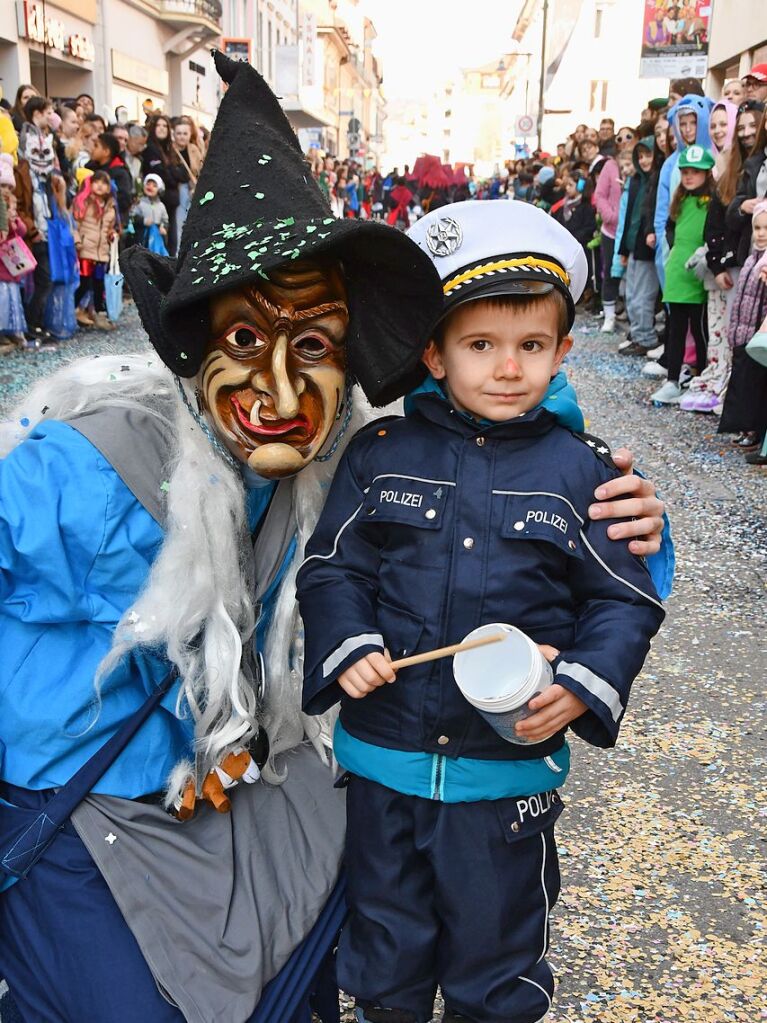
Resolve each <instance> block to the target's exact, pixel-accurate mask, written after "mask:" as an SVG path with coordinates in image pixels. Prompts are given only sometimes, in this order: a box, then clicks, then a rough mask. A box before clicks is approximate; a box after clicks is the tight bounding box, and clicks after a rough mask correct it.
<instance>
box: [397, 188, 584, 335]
mask: <svg viewBox="0 0 767 1023" xmlns="http://www.w3.org/2000/svg"><path fill="white" fill-rule="evenodd" d="M408 234H409V235H410V237H411V238H412V239H413V241H414V242H415V243H416V244H417V245H418V246H419V247H420V248H421V249H423V251H424V252H426V253H428V255H429V256H430V257H431V259H432V261H433V262H434V265H435V267H436V268H437V272H438V273H439V276H440V278H441V279H442V290H443V292H444V294H445V312H446V313H447V312H449V311H450V310H451V309H452V308H454V307H455V306H456V305H459V304H460V303H462V302H470V301H472V300H473V299H478V298H489V297H490V296H491V295H543V294H546V293H548V292H550V291H552V290H553V289H554V288H556V289H557V290H558V291H559V292H560V293H561V294H562V295H563V296H564V298H565V300H566V302H567V310H568V315H569V326H572V324H573V321H574V320H575V303H576V302H577V301H578V299H579V298H580V297H581V295H582V293H583V289H584V287H585V286H586V280H587V278H588V263H587V261H586V255H585V253H584V251H583V247H582V245H581V244H580V242H578V241H576V239H575V238H574V237H573V235H571V234H570V232H569V231H568V230H567V229H566V228H564V227H562V225H561V224H559V223H557V221H556V220H554V218H553V217H551V216H549V214H548V213H545V212H544V211H543V210H541V209H538V207H537V206H531V205H530V204H529V203H525V202H519V201H517V200H507V201H504V200H498V199H496V200H484V201H481V200H476V199H473V200H469V201H468V202H457V203H453V204H452V205H451V206H442V207H440V208H439V209H438V210H433V211H432V212H431V213H427V215H426V216H425V217H422V218H421V219H420V220H418V221H417V222H416V223H415V224H414V225H413V226H412V227H411V228H410V230H409V231H408Z"/></svg>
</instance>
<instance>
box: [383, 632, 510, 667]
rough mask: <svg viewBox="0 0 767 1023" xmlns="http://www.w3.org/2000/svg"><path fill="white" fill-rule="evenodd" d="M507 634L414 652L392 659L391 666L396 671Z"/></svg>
mask: <svg viewBox="0 0 767 1023" xmlns="http://www.w3.org/2000/svg"><path fill="white" fill-rule="evenodd" d="M507 635H508V633H507V632H498V633H494V634H493V635H492V636H482V637H481V638H480V639H469V640H466V641H465V642H463V643H454V644H453V645H452V646H442V647H440V648H439V649H438V650H427V651H426V653H424V654H414V655H413V656H412V657H402V658H401V659H400V660H399V661H392V664H391V666H392V668H393V669H394V671H399V669H400V668H409V667H410V665H411V664H423V663H424V662H425V661H436V660H438V659H439V658H440V657H452V656H453V654H460V653H462V652H463V651H464V650H474V648H475V647H478V646H488V644H490V643H500V641H501V640H502V639H506V637H507Z"/></svg>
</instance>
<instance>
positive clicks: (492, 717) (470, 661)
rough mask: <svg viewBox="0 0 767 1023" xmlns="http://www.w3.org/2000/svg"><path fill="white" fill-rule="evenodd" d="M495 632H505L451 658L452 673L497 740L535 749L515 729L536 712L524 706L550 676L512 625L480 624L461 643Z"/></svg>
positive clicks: (539, 656) (526, 639)
mask: <svg viewBox="0 0 767 1023" xmlns="http://www.w3.org/2000/svg"><path fill="white" fill-rule="evenodd" d="M499 632H501V633H505V638H504V639H503V640H501V641H500V642H498V643H490V644H488V645H487V646H481V647H476V648H475V649H474V650H464V651H462V652H461V653H457V654H455V655H454V656H453V675H454V676H455V681H456V683H457V684H458V688H459V689H460V690H461V692H462V693H463V695H464V697H465V698H466V699H467V700H468V702H469V703H470V704H471V705H472V707H476V709H477V710H478V711H479V713H480V714H481V715H482V717H483V718H484V719H485V720H486V721H487V722H489V724H491V725H492V726H493V728H494V729H495V731H496V732H497V733H498V734H499V735H500V736H501V738H503V739H505V740H506V741H507V742H513V743H517V744H518V745H520V746H528V745H533V743H532V742H531V740H530V739H523V738H522V737H521V736H519V735H517V733H516V731H515V728H514V726H515V725H516V724H517V722H518V721H523V720H524V719H525V718H529V717H530V716H531V715H532V714H533V713H535V712H534V711H531V710H530V709H529V708H528V706H527V705H528V703H529V702H530V700H532V699H533V697H534V696H537V695H538V694H539V693H542V692H543V690H544V689H547V688H548V687H549V686H550V685H551V683H552V682H553V680H554V673H553V671H552V670H551V665H550V664H549V662H548V661H547V660H546V658H545V657H544V656H543V654H542V653H541V652H540V650H539V649H538V647H537V646H536V644H535V643H533V641H532V640H531V639H530V637H529V636H526V635H525V634H524V632H521V631H520V630H519V629H516V628H515V627H514V626H513V625H504V624H503V623H501V622H495V623H493V624H492V625H481V626H480V627H479V628H478V629H474V630H473V632H470V633H469V634H468V636H465V637H464V639H463V642H464V643H465V642H466V641H467V640H470V639H483V638H484V637H485V636H490V635H497V634H498V633H499ZM539 741H541V742H542V741H543V740H539Z"/></svg>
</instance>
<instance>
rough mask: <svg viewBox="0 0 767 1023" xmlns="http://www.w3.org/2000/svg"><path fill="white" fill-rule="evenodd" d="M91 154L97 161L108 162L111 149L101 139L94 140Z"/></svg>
mask: <svg viewBox="0 0 767 1023" xmlns="http://www.w3.org/2000/svg"><path fill="white" fill-rule="evenodd" d="M91 156H92V157H93V159H94V160H95V161H96V163H107V162H108V161H109V150H108V149H107V148H106V146H104V145H102V143H101V141H100V140H99V139H94V140H93V148H92V149H91Z"/></svg>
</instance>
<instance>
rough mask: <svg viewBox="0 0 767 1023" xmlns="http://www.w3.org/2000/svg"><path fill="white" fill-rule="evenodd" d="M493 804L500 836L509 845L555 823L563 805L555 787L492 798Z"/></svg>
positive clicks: (545, 829) (536, 833) (538, 832)
mask: <svg viewBox="0 0 767 1023" xmlns="http://www.w3.org/2000/svg"><path fill="white" fill-rule="evenodd" d="M495 805H496V810H497V811H498V820H499V823H500V825H501V828H502V830H503V837H504V838H505V840H506V842H507V843H508V844H509V845H512V844H513V843H515V842H522V841H524V840H525V839H526V838H533V837H535V836H536V835H540V834H541V832H543V831H547V830H548V829H549V828H551V827H553V826H554V824H556V822H557V821H558V820H559V816H560V814H561V813H562V810H563V809H564V805H563V803H562V797H561V796H560V795H559V793H558V792H557V791H556V789H552V790H551V791H549V792H540V793H538V795H535V796H514V797H511V798H509V799H496V800H495Z"/></svg>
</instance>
